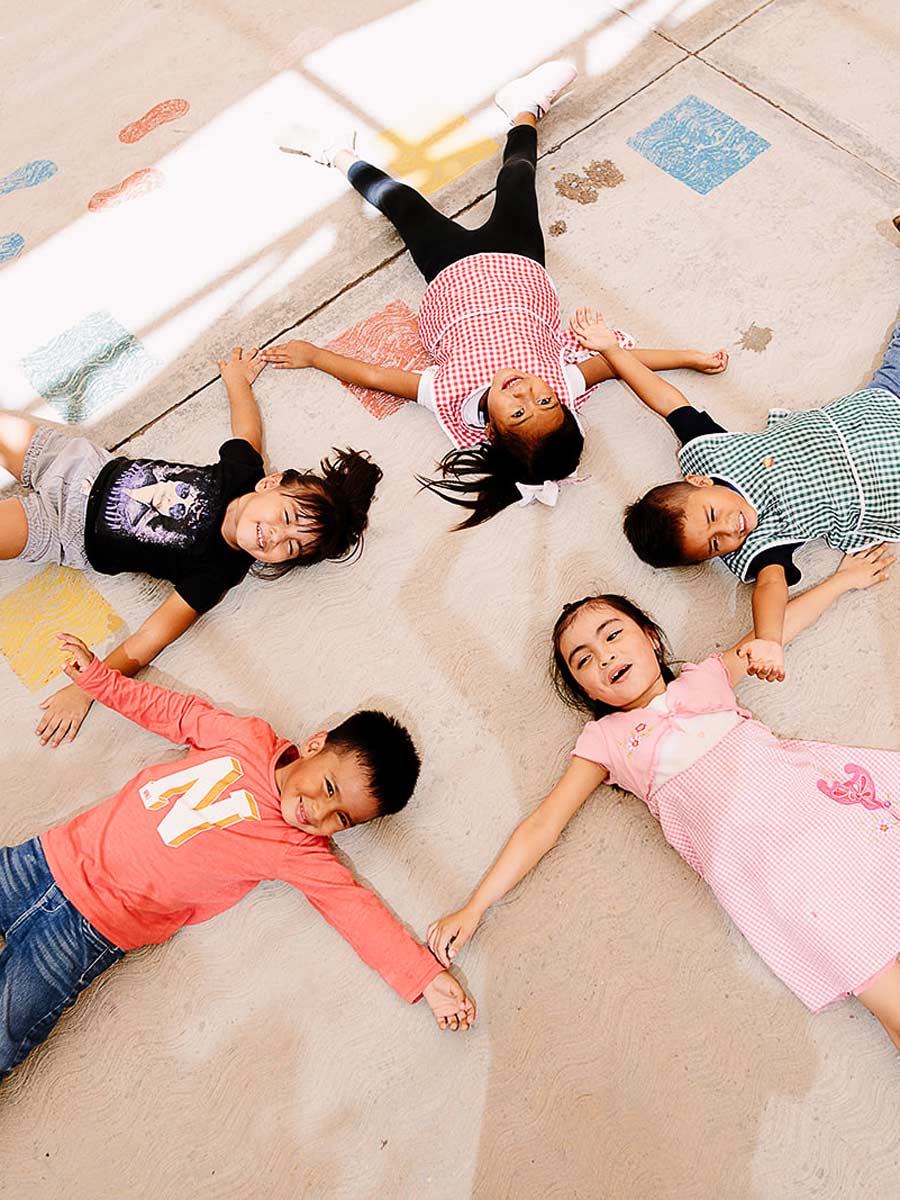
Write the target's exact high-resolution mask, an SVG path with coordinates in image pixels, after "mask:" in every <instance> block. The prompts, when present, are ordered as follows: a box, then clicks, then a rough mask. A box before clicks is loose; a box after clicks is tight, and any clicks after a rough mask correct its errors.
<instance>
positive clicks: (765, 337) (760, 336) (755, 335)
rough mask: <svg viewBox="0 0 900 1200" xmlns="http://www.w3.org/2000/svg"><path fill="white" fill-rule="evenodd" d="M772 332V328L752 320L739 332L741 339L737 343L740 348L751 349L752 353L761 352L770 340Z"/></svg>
mask: <svg viewBox="0 0 900 1200" xmlns="http://www.w3.org/2000/svg"><path fill="white" fill-rule="evenodd" d="M773 334H774V330H772V329H769V328H768V327H767V326H765V325H757V324H756V322H755V321H752V322H751V323H750V325H749V327H748V328H747V329H745V330H744V331H743V333H742V334H741V340H740V341H739V342H738V343H737V344H738V345H739V346H740V348H741V349H742V350H752V351H753V353H754V354H762V352H763V350H765V348H766V346H768V344H769V342H771V340H772V337H773Z"/></svg>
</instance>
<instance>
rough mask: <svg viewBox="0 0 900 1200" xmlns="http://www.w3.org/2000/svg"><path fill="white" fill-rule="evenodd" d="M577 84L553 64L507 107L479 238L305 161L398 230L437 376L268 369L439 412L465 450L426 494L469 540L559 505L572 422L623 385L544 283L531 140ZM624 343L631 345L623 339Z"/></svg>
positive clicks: (369, 183) (501, 100)
mask: <svg viewBox="0 0 900 1200" xmlns="http://www.w3.org/2000/svg"><path fill="white" fill-rule="evenodd" d="M575 74H576V72H575V68H574V67H572V66H571V65H570V64H568V63H563V62H550V63H544V64H543V66H540V67H538V68H536V69H535V70H534V71H532V72H531V74H530V75H526V76H523V77H522V78H521V79H517V80H514V81H513V82H512V83H510V84H507V86H506V87H504V88H502V89H501V91H499V92H498V93H497V96H496V102H497V105H498V106H499V107H500V108H501V109H502V110H503V111H504V112H505V113H506V114H507V116H508V117H509V118H510V120H511V122H512V128H511V129H510V131H509V135H508V138H507V142H506V149H505V151H504V155H503V165H502V167H501V169H500V173H499V175H498V177H497V187H496V198H495V202H494V209H493V212H492V213H491V215H490V217H489V218H488V219H487V221H486V222H485V223H484V224H483V225H482V226H480V228H478V229H465V228H463V227H462V226H461V225H457V224H456V222H455V221H452V220H450V219H449V218H448V217H445V216H442V215H441V214H440V213H439V212H437V211H436V210H435V209H434V208H432V207H431V205H430V204H429V203H428V201H427V200H426V199H425V198H424V197H423V196H421V195H419V193H418V192H416V191H415V190H414V189H413V188H411V187H408V186H407V185H405V184H401V183H398V182H397V181H396V180H394V179H391V178H390V177H389V176H388V175H386V174H385V173H384V172H383V171H380V170H378V168H377V167H373V166H371V164H369V163H367V162H363V161H361V160H358V159H357V157H356V155H355V153H354V152H353V151H352V150H350V149H342V148H340V147H335V146H331V147H328V148H326V149H324V150H318V151H311V150H297V151H295V152H297V153H302V154H308V155H309V156H310V157H314V158H316V160H317V161H318V162H322V163H324V164H326V165H328V166H334V167H337V168H338V169H339V170H341V171H343V172H344V174H345V175H346V176H347V178H348V179H349V181H350V183H352V185H353V186H354V187H355V188H356V190H357V191H358V192H360V193H361V194H362V195H363V196H365V198H366V199H367V200H368V201H369V202H370V203H371V204H373V205H374V206H375V207H376V208H378V209H379V210H380V211H381V212H383V213H384V215H385V216H386V217H388V218H389V220H390V221H392V222H393V224H394V226H395V228H396V229H397V232H398V233H399V234H400V236H401V237H402V238H403V240H404V241H405V243H406V246H407V249H408V250H409V252H410V254H411V255H412V257H413V260H414V262H415V263H416V266H417V267H418V268H419V270H420V271H421V272H422V274H423V275H424V276H425V279H426V281H427V283H428V287H427V289H426V291H425V295H424V297H423V300H422V304H421V307H420V310H419V333H420V337H421V339H422V343H423V345H424V346H425V347H426V349H427V350H428V352H429V353H430V354H431V356H432V358H433V359H434V362H435V365H434V366H433V367H429V368H428V369H427V370H425V371H422V372H421V373H418V372H414V371H403V370H400V369H394V368H389V367H381V366H376V365H374V364H371V363H362V362H359V361H358V360H356V359H352V358H346V357H344V356H343V355H338V354H333V353H331V352H330V351H328V350H323V349H322V348H320V347H318V346H313V345H312V344H311V343H309V342H302V341H290V342H285V343H282V344H281V345H278V346H272V347H270V348H269V350H267V351H266V352H265V355H264V357H265V358H266V360H267V361H269V362H272V363H274V364H275V366H276V367H282V368H285V367H310V366H312V367H317V368H318V369H319V370H322V371H326V372H327V373H328V374H330V375H334V376H336V377H337V378H338V379H342V380H344V381H345V382H347V383H355V384H361V385H363V386H365V387H372V388H376V389H378V390H380V391H385V392H390V393H392V394H393V395H396V396H400V397H403V398H405V399H409V400H418V401H419V403H420V404H423V405H425V406H426V407H428V408H430V409H431V410H432V411H433V412H434V414H435V416H436V417H437V419H438V421H439V422H440V425H441V427H442V429H443V430H444V432H445V433H446V434H447V436H448V437H449V438H450V441H451V442H452V443H453V444H454V446H455V447H456V449H454V450H452V451H451V452H450V453H449V454H447V455H446V457H445V458H444V459H443V460H442V462H441V472H442V478H441V479H440V480H422V481H421V482H422V483H424V484H425V486H427V487H429V488H430V489H432V490H434V491H436V492H438V493H439V494H440V495H441V496H442V497H443V498H444V499H446V500H449V501H451V502H452V503H454V504H458V505H461V506H462V507H463V508H466V509H468V510H469V515H468V517H467V519H466V520H465V521H463V522H462V525H461V526H460V527H461V528H464V527H467V526H472V525H478V524H480V523H481V522H482V521H485V520H487V519H488V518H489V517H492V516H494V515H495V514H496V513H498V512H499V511H500V510H501V509H503V508H506V507H507V505H510V504H513V503H516V502H518V503H520V504H528V503H530V502H531V501H532V500H539V501H542V502H543V503H545V504H551V505H552V504H554V503H555V502H556V497H557V494H558V481H559V480H561V479H564V478H566V477H567V476H571V475H572V474H573V473H574V472H575V470H576V468H577V466H578V460H579V458H580V457H581V451H582V447H583V444H584V438H583V435H582V431H581V427H580V424H579V422H578V418H577V417H576V415H575V409H576V407H578V406H579V404H580V403H581V402H582V401H583V399H584V398H585V396H586V393H587V392H588V391H589V389H590V388H592V387H593V386H594V385H595V384H597V383H599V382H600V381H601V380H604V379H610V378H612V376H613V372H612V371H611V370H610V368H609V367H608V366H607V364H606V362H605V360H604V358H603V357H602V355H596V356H592V354H591V352H590V351H587V350H585V349H584V348H583V347H582V346H581V343H580V342H579V341H578V339H577V338H576V337H575V336H574V334H572V333H570V332H566V333H563V332H562V330H561V328H560V319H559V298H558V296H557V294H556V289H555V288H554V286H553V284H552V283H551V281H550V278H549V276H548V275H547V272H546V271H545V270H544V239H543V234H542V233H541V227H540V220H539V217H538V205H537V197H536V194H535V168H536V164H537V131H536V128H535V126H536V122H537V120H538V118H539V117H542V116H543V115H544V113H545V112H546V111H547V109H548V108H549V107H550V105H551V104H552V103H553V101H554V99H555V98H556V97H557V96H558V95H559V94H560V92H561V91H562V90H563V89H564V88H565V87H567V86H568V85H569V84H570V83H571V82H572V80H573V79H574V78H575ZM283 149H288V148H287V147H283ZM617 337H618V338H619V340H620V342H621V344H622V345H623V346H626V347H629V348H630V347H632V346H633V345H634V343H633V342H632V341H631V339H630V338H628V336H627V335H626V334H623V333H621V332H618V331H617ZM638 357H639V358H640V359H641V361H642V362H644V363H645V365H647V366H649V367H651V368H652V369H654V370H668V369H673V368H677V367H689V368H693V369H695V370H698V371H703V372H705V373H716V372H718V371H722V370H724V369H725V367H726V365H727V362H728V356H727V354H726V353H725V351H724V350H719V351H718V352H716V353H714V354H701V353H699V352H697V351H692V350H674V351H673V350H645V351H638Z"/></svg>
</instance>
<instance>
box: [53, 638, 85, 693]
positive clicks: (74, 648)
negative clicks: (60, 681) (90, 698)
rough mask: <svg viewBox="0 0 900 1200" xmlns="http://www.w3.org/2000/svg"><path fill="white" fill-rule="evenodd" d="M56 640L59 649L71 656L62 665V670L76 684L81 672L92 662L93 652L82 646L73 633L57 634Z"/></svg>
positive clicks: (81, 642)
mask: <svg viewBox="0 0 900 1200" xmlns="http://www.w3.org/2000/svg"><path fill="white" fill-rule="evenodd" d="M56 640H57V641H58V642H59V644H60V647H61V648H62V649H63V650H65V651H66V653H67V654H71V656H72V657H71V658H70V659H69V661H68V662H67V663H65V664H64V666H63V670H64V671H65V673H66V674H67V675H68V677H69V678H70V679H72V680H74V682H75V683H77V682H78V676H79V675H80V674H81V672H82V671H86V670H87V669H88V667H89V666H90V665H91V663H92V662H93V661H94V652H93V650H90V649H89V648H88V647H87V646H86V645H85V644H84V642H83V641H82V640H81V638H79V637H76V636H75V635H74V633H58V634H57V635H56Z"/></svg>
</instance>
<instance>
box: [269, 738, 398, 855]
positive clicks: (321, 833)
mask: <svg viewBox="0 0 900 1200" xmlns="http://www.w3.org/2000/svg"><path fill="white" fill-rule="evenodd" d="M299 752H300V757H299V758H296V759H295V760H294V761H293V762H290V763H287V764H286V765H284V766H279V767H276V769H275V782H276V784H277V785H278V791H279V793H280V796H281V815H282V816H283V817H284V819H285V821H287V823H288V825H293V827H294V828H295V829H301V830H302V831H303V832H304V833H310V834H313V835H315V836H317V837H331V836H332V834H335V833H340V831H341V830H342V829H350V828H351V827H352V826H353V825H361V824H363V822H365V821H372V820H374V819H375V817H377V816H380V813H379V810H378V804H377V802H376V801H375V798H374V797H373V796H372V793H371V789H370V784H369V773H368V771H367V770H366V768H365V766H364V765H363V763H362V761H361V760H360V758H359V756H358V755H357V754H354V753H353V752H352V751H342V752H338V751H337V750H334V749H333V748H332V747H331V746H330V745H329V743H328V735H327V734H326V733H316V734H313V736H312V737H311V738H307V740H306V741H305V742H304V743H303V745H302V746H300V748H299Z"/></svg>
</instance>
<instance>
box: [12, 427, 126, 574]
mask: <svg viewBox="0 0 900 1200" xmlns="http://www.w3.org/2000/svg"><path fill="white" fill-rule="evenodd" d="M112 457H113V455H111V454H110V452H109V451H108V450H104V448H103V447H102V446H95V445H94V443H93V442H91V441H89V440H88V439H87V438H85V437H72V436H71V435H70V434H68V433H65V432H64V431H63V430H61V429H54V428H53V427H52V426H50V425H39V426H38V427H37V429H36V430H35V431H34V435H33V436H32V439H31V441H30V442H29V443H28V449H27V450H26V451H25V458H24V460H23V462H22V483H23V484H24V486H25V487H27V488H31V491H30V492H29V493H28V495H26V496H20V497H19V500H20V501H21V503H22V507H23V508H24V509H25V516H26V517H27V519H28V540H27V541H26V543H25V549H24V550H23V551H22V553H21V554H20V555H19V558H20V559H21V560H22V561H23V562H30V563H61V564H62V565H63V566H64V567H75V568H77V569H78V570H83V569H84V568H85V567H87V566H88V565H89V564H88V560H87V555H86V554H85V551H84V524H85V515H86V511H87V502H88V496H89V495H90V491H91V487H92V485H93V483H94V480H95V479H96V478H97V475H98V474H99V472H100V468H101V467H102V466H103V465H104V464H105V463H108V462H109V460H110V459H111V458H112Z"/></svg>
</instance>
